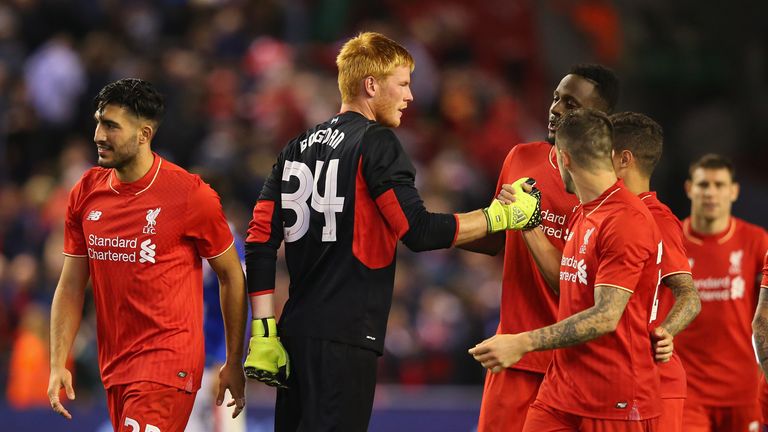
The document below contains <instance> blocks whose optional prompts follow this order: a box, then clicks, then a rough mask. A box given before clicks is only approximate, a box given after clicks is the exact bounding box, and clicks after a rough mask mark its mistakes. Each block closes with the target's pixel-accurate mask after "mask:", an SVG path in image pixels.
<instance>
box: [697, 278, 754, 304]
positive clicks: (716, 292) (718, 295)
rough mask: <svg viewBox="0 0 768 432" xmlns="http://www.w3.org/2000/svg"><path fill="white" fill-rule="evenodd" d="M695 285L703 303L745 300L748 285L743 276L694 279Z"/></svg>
mask: <svg viewBox="0 0 768 432" xmlns="http://www.w3.org/2000/svg"><path fill="white" fill-rule="evenodd" d="M693 285H694V286H695V287H696V289H697V290H698V291H699V297H700V298H701V300H702V301H724V300H739V299H742V298H744V294H745V291H746V283H745V282H744V278H742V277H741V276H736V277H734V278H731V277H730V276H725V277H722V278H712V277H709V278H706V279H694V281H693Z"/></svg>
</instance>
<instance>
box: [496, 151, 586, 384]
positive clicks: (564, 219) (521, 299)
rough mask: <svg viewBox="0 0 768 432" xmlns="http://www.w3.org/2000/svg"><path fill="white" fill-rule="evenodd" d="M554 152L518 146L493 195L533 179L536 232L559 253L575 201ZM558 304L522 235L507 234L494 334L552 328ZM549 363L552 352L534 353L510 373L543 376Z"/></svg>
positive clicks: (506, 165)
mask: <svg viewBox="0 0 768 432" xmlns="http://www.w3.org/2000/svg"><path fill="white" fill-rule="evenodd" d="M554 149H555V147H554V146H553V145H551V144H548V143H546V142H534V143H526V144H518V145H516V146H515V147H514V148H513V149H512V150H511V151H510V152H509V154H508V155H507V158H506V160H505V161H504V166H503V167H502V169H501V174H499V181H498V186H497V188H496V194H497V195H498V193H499V191H500V190H501V186H502V185H503V184H505V183H508V184H512V183H514V181H515V180H517V179H518V178H520V177H523V176H525V177H532V178H533V179H535V180H536V187H537V188H539V189H540V190H541V226H540V229H541V230H542V231H543V232H544V234H546V236H547V238H548V239H549V241H550V242H551V243H552V244H553V245H554V246H556V247H557V248H558V249H560V250H562V249H563V245H564V243H565V240H564V239H565V231H566V227H567V223H568V219H569V218H570V216H571V214H572V212H573V208H574V207H575V206H576V205H577V204H578V203H579V201H578V199H577V198H576V195H573V194H569V193H568V192H566V191H565V186H564V185H563V180H562V178H561V177H560V171H559V169H558V167H557V160H556V158H555V153H554ZM557 302H558V298H557V295H555V293H554V292H553V291H552V289H550V288H549V286H548V285H547V282H546V281H545V280H544V278H543V277H542V276H541V273H540V272H539V269H538V267H537V266H536V262H535V261H534V260H533V257H532V256H531V254H530V252H529V251H528V247H527V246H526V245H525V240H523V237H522V235H521V234H520V232H518V231H507V232H506V244H505V247H504V273H503V278H502V284H501V310H500V316H499V328H498V330H497V333H499V334H503V333H521V332H524V331H528V330H534V329H537V328H540V327H545V326H548V325H550V324H552V323H554V322H555V321H556V318H557ZM551 359H552V352H551V351H543V352H532V353H528V354H526V355H525V356H523V358H522V359H521V360H520V362H518V363H517V364H515V366H513V368H514V369H522V370H527V371H531V372H538V373H544V372H545V371H546V370H547V366H548V365H549V362H550V361H551ZM499 397H501V396H499Z"/></svg>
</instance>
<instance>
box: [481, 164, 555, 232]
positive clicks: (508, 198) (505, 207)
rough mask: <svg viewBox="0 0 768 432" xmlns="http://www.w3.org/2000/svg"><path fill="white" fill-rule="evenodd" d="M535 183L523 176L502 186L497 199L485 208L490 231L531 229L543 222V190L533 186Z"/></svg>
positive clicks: (484, 211)
mask: <svg viewBox="0 0 768 432" xmlns="http://www.w3.org/2000/svg"><path fill="white" fill-rule="evenodd" d="M535 183H536V182H535V180H533V179H531V178H528V177H523V178H520V179H518V180H517V181H515V182H514V183H512V184H511V185H507V184H505V185H503V186H502V190H501V192H500V193H499V196H498V197H497V199H494V200H493V201H492V202H491V205H490V206H488V207H486V208H484V209H483V213H485V220H486V222H487V223H488V232H489V233H495V232H498V231H503V230H508V229H515V230H529V229H532V228H535V227H537V226H539V224H541V191H539V190H538V189H536V188H535V187H533V185H534V184H535ZM524 184H525V185H526V187H525V189H524V188H523V185H524Z"/></svg>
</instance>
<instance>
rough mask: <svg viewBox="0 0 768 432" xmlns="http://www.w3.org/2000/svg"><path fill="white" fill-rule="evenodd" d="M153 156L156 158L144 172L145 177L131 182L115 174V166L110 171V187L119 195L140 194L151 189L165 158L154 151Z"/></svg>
mask: <svg viewBox="0 0 768 432" xmlns="http://www.w3.org/2000/svg"><path fill="white" fill-rule="evenodd" d="M152 156H154V157H155V160H154V161H153V162H152V167H151V168H150V169H149V171H147V173H146V174H144V177H142V178H140V179H138V180H136V181H133V182H130V183H123V182H121V181H120V179H118V178H117V175H115V170H114V168H113V169H112V170H110V172H109V188H110V189H112V191H113V192H114V193H116V194H118V195H139V194H141V193H143V192H145V191H146V190H147V189H149V188H150V187H151V186H152V185H153V184H154V183H155V179H157V174H158V173H159V172H160V165H162V164H163V159H162V158H161V157H160V156H159V155H158V154H157V153H155V152H152Z"/></svg>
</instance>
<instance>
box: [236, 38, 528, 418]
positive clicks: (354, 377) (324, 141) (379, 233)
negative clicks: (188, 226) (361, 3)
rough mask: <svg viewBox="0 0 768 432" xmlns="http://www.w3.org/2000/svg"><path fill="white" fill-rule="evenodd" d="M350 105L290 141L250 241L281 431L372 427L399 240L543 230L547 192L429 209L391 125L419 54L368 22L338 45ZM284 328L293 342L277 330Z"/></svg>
mask: <svg viewBox="0 0 768 432" xmlns="http://www.w3.org/2000/svg"><path fill="white" fill-rule="evenodd" d="M336 64H337V66H338V69H339V76H338V81H339V90H340V92H341V99H342V104H341V109H340V110H339V113H338V114H336V115H334V116H333V117H331V118H329V119H328V120H327V121H325V122H323V123H320V124H318V125H316V126H315V127H313V128H311V129H309V130H307V131H305V132H303V133H301V134H300V135H298V136H297V137H296V138H295V139H293V140H291V141H290V142H289V143H288V145H287V146H286V147H285V148H284V149H283V151H282V152H281V153H280V155H279V156H278V158H277V161H276V163H275V165H274V166H273V169H272V173H271V175H270V176H269V178H268V179H267V181H266V182H265V184H264V187H263V189H262V192H261V196H260V197H259V199H258V201H257V202H256V205H255V206H254V210H253V219H252V220H251V223H250V227H249V229H248V238H247V240H246V267H247V274H248V291H249V293H250V295H251V305H252V310H253V315H254V317H255V319H254V321H253V334H254V335H255V336H254V337H252V338H251V342H250V349H249V353H248V358H247V360H246V362H245V370H246V374H247V375H248V376H249V377H252V378H256V379H260V380H262V381H265V382H267V383H269V384H272V385H277V386H279V387H280V388H278V391H277V401H276V408H275V430H277V431H296V430H301V431H315V430H316V431H330V430H339V431H365V430H367V428H368V421H369V418H370V415H371V409H372V405H373V396H374V390H375V382H376V364H377V359H378V356H380V355H381V354H382V351H383V347H384V334H385V330H386V324H387V316H388V314H389V308H390V305H391V302H392V289H393V284H394V274H395V262H396V260H395V255H396V254H395V252H396V246H397V242H398V240H402V242H403V243H404V244H405V245H406V246H407V247H408V248H410V249H411V250H413V251H426V250H432V249H439V248H447V247H451V246H454V245H461V244H464V243H466V242H468V241H472V240H475V239H478V238H481V237H483V236H485V235H486V234H487V233H493V232H497V231H501V230H505V229H509V228H534V227H536V226H538V224H539V220H540V219H539V216H540V211H539V208H538V200H537V198H536V197H534V196H532V195H529V194H527V193H524V192H523V191H522V189H521V183H522V182H523V181H524V179H520V180H519V181H517V182H515V186H514V187H515V189H516V190H517V191H518V192H519V195H518V198H520V200H519V201H518V202H516V203H515V204H514V206H512V205H502V204H501V203H500V202H499V201H498V200H493V202H492V204H491V205H490V206H489V207H488V208H486V209H483V210H476V211H473V212H470V213H464V214H438V213H430V212H428V211H427V210H426V209H425V207H424V204H423V202H422V200H421V198H420V197H419V193H418V191H417V190H416V187H415V174H416V173H415V169H414V168H413V165H412V164H411V161H410V159H409V157H408V155H406V153H405V151H404V150H403V148H402V146H401V145H400V141H399V140H398V139H397V137H396V136H395V134H394V132H393V131H392V129H390V128H395V127H397V126H399V125H400V119H401V117H402V115H403V110H405V109H406V108H407V106H408V104H409V102H411V101H412V100H413V96H412V94H411V90H410V76H411V72H412V70H413V68H414V61H413V58H412V57H411V55H410V53H408V51H407V50H406V49H405V48H403V47H402V46H400V45H399V44H398V43H396V42H394V41H392V40H391V39H388V38H386V37H385V36H383V35H381V34H378V33H369V32H366V33H361V34H360V35H358V36H356V37H354V38H352V39H350V40H349V41H347V42H346V43H345V44H344V46H343V47H342V48H341V52H340V53H339V55H338V57H337V59H336ZM283 241H284V242H285V257H286V262H287V264H288V273H289V275H290V279H291V281H290V286H289V296H288V301H287V303H286V304H285V307H284V309H283V313H282V316H281V317H280V322H279V325H277V326H276V325H275V318H274V317H272V315H273V313H274V312H273V310H272V303H273V300H272V297H273V291H274V283H275V259H276V256H277V250H278V248H279V247H280V245H281V243H283ZM278 333H279V334H280V336H281V339H282V342H283V344H284V346H285V351H287V353H288V356H287V358H288V359H290V363H288V360H287V359H286V355H285V351H284V350H283V349H282V347H281V346H280V345H279V342H278V341H277V337H276V336H277V334H278Z"/></svg>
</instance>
